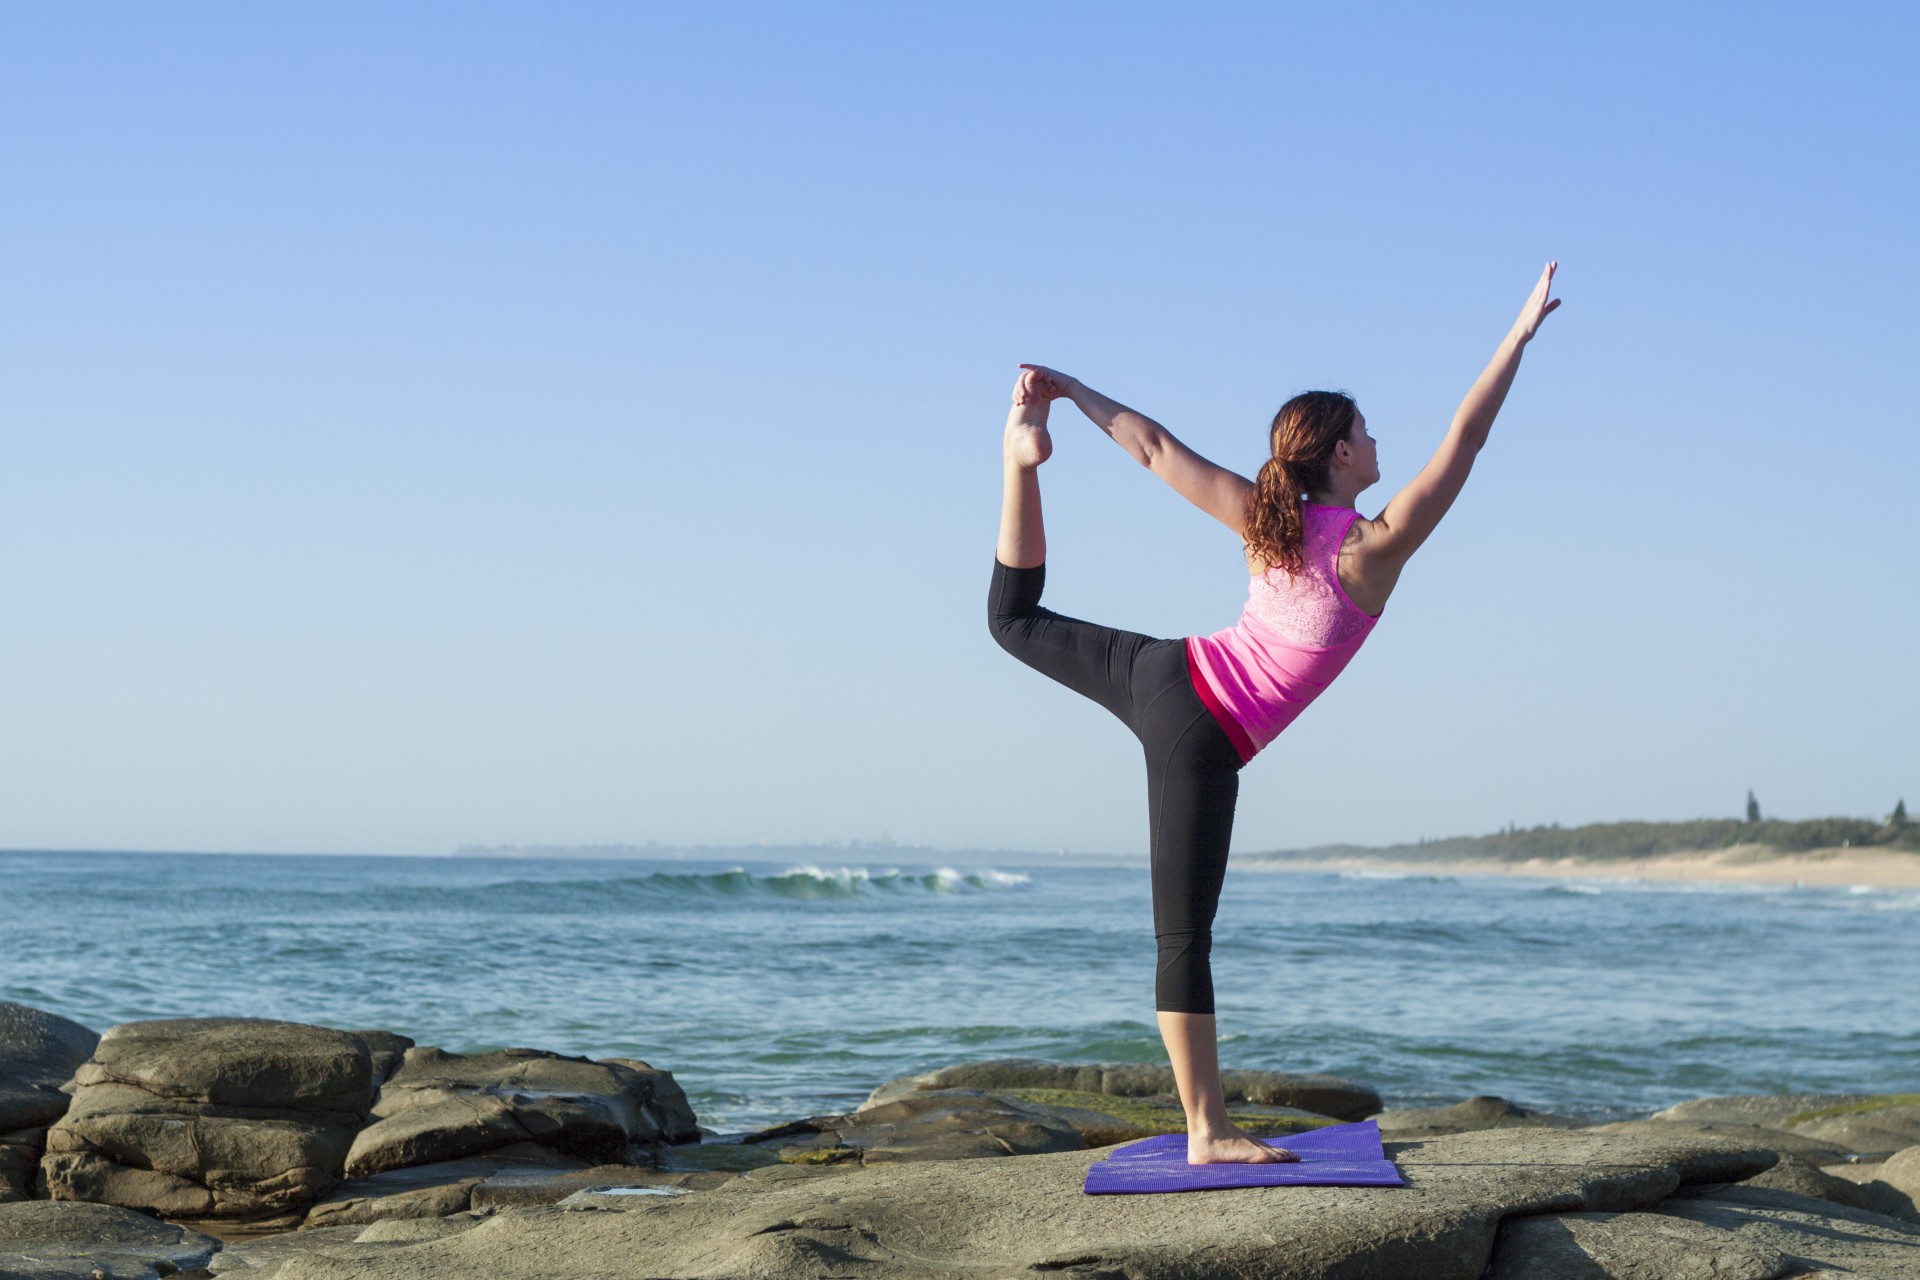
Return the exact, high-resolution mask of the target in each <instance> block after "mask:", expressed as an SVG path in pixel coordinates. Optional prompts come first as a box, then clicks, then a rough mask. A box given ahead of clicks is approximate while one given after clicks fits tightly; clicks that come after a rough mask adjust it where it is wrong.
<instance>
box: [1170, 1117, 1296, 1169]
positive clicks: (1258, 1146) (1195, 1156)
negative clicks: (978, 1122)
mask: <svg viewBox="0 0 1920 1280" xmlns="http://www.w3.org/2000/svg"><path fill="white" fill-rule="evenodd" d="M1299 1159H1300V1157H1299V1156H1297V1155H1295V1154H1293V1152H1291V1151H1289V1150H1287V1149H1286V1148H1285V1147H1270V1146H1268V1145H1267V1144H1266V1143H1264V1142H1262V1141H1261V1140H1260V1139H1258V1138H1256V1137H1254V1136H1253V1135H1252V1134H1250V1133H1248V1132H1247V1131H1246V1130H1244V1129H1242V1128H1240V1127H1239V1126H1237V1125H1228V1126H1227V1127H1226V1128H1224V1129H1216V1130H1214V1131H1212V1132H1210V1133H1204V1134H1203V1133H1196V1132H1194V1131H1192V1130H1191V1129H1189V1130H1188V1131H1187V1163H1188V1164H1292V1163H1294V1162H1296V1161H1298V1160H1299Z"/></svg>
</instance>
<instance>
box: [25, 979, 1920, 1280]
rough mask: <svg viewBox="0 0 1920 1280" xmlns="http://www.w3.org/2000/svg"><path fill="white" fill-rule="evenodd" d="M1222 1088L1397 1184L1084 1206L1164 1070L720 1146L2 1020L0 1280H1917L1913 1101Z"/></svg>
mask: <svg viewBox="0 0 1920 1280" xmlns="http://www.w3.org/2000/svg"><path fill="white" fill-rule="evenodd" d="M1226 1084H1227V1088H1228V1093H1229V1106H1230V1109H1231V1110H1232V1112H1233V1113H1234V1115H1235V1117H1236V1118H1237V1119H1238V1120H1239V1122H1240V1123H1241V1124H1243V1125H1245V1126H1247V1127H1248V1128H1250V1129H1253V1130H1255V1131H1258V1132H1263V1133H1268V1134H1286V1133H1293V1132H1299V1131H1301V1130H1303V1129H1308V1128H1315V1127H1319V1126H1323V1125H1329V1124H1335V1123H1340V1122H1343V1121H1354V1120H1360V1119H1363V1118H1369V1117H1371V1118H1372V1119H1374V1120H1375V1121H1376V1122H1377V1123H1378V1125H1379V1126H1380V1130H1381V1133H1382V1136H1383V1137H1384V1138H1385V1140H1386V1144H1387V1146H1386V1150H1387V1154H1388V1156H1389V1157H1390V1158H1391V1159H1392V1160H1393V1161H1394V1162H1395V1164H1396V1165H1397V1166H1398V1167H1399V1168H1400V1169H1401V1171H1402V1173H1403V1175H1404V1176H1405V1178H1406V1180H1407V1182H1408V1186H1406V1187H1404V1188H1366V1187H1289V1188H1263V1189H1245V1190H1234V1191H1213V1192H1206V1193H1200V1194H1192V1195H1157V1196H1114V1197H1105V1196H1086V1195H1083V1194H1081V1191H1080V1186H1081V1182H1082V1179H1083V1177H1084V1175H1085V1171H1086V1167H1087V1165H1088V1164H1089V1162H1091V1161H1093V1160H1098V1159H1101V1158H1103V1156H1104V1151H1103V1148H1106V1147H1110V1146H1111V1145H1112V1144H1114V1143H1117V1142H1124V1141H1130V1140H1132V1139H1135V1138H1139V1137H1145V1136H1148V1135H1150V1134H1154V1133H1166V1132H1177V1131H1179V1130H1180V1129H1181V1128H1182V1127H1183V1124H1182V1116H1181V1113H1180V1110H1179V1107H1178V1103H1177V1100H1176V1099H1175V1098H1174V1097H1173V1096H1172V1092H1173V1082H1172V1079H1171V1073H1170V1071H1168V1069H1167V1068H1165V1067H1152V1066H1144V1065H1106V1064H1058V1063H1046V1062H1038V1061H1030V1060H1019V1059H1009V1060H999V1061H992V1062H982V1063H966V1064H960V1065H956V1066H952V1067H948V1068H944V1069H942V1070H939V1071H934V1072H930V1073H927V1074H924V1075H918V1076H912V1077H907V1078H904V1079H900V1080H894V1081H888V1082H885V1083H882V1084H879V1085H878V1087H876V1088H875V1090H874V1091H873V1093H872V1095H871V1096H870V1097H869V1098H868V1099H867V1101H866V1102H865V1103H864V1104H863V1105H862V1106H860V1107H859V1108H857V1109H856V1110H854V1111H852V1112H850V1113H846V1114H842V1115H824V1116H810V1117H805V1118H802V1119H797V1120H794V1121H792V1122H790V1123H787V1124H782V1125H777V1126H774V1127H772V1128H768V1129H765V1130H761V1131H759V1132H755V1133H749V1134H734V1135H721V1134H716V1133H713V1132H712V1131H710V1130H707V1129H703V1128H702V1127H701V1126H700V1125H699V1124H698V1122H697V1119H696V1117H695V1115H694V1113H693V1110H692V1108H691V1107H690V1106H689V1105H688V1103H687V1099H686V1095H685V1093H684V1092H683V1091H682V1090H681V1089H680V1087H679V1085H678V1084H677V1083H675V1081H674V1079H673V1076H672V1073H671V1072H670V1071H666V1070H662V1069H660V1068H657V1067H654V1066H652V1065H650V1064H648V1063H645V1062H639V1061H634V1060H625V1059H608V1060H601V1061H590V1060H588V1059H585V1058H576V1057H566V1056H563V1055H559V1054H554V1053H548V1052H545V1051H541V1050H535V1049H509V1050H502V1051H498V1052H492V1053H477V1054H455V1053H448V1052H446V1051H443V1050H441V1049H437V1048H432V1047H428V1046H420V1045H415V1044H414V1043H413V1042H412V1041H411V1040H409V1039H407V1038H406V1037H405V1036H402V1035H398V1034H396V1033H393V1032H390V1031H339V1030H334V1029H330V1028H324V1027H312V1026H303V1025H299V1024H294V1023H285V1022H270V1021H263V1020H252V1019H232V1018H209V1019H176V1020H167V1021H153V1022H136V1023H128V1024H124V1025H121V1026H117V1027H113V1028H111V1029H109V1030H108V1031H107V1032H106V1033H105V1034H104V1035H98V1036H96V1035H95V1034H94V1033H93V1032H92V1031H90V1030H89V1029H87V1028H85V1027H81V1026H79V1025H78V1024H77V1023H73V1022H71V1021H69V1020H67V1019H64V1018H60V1017H58V1016H56V1015H54V1014H50V1013H46V1012H43V1011H40V1010H35V1009H30V1008H27V1007H25V1006H21V1005H13V1004H0V1280H5V1278H6V1277H13V1276H21V1277H34V1278H36V1280H58V1278H63V1277H76V1278H79V1277H86V1278H88V1280H93V1278H96V1277H102V1278H106V1280H130V1278H132V1277H148V1276H153V1277H158V1276H164V1275H175V1276H187V1277H198V1276H211V1275H235V1276H238V1275H241V1274H243V1273H244V1274H245V1275H246V1276H247V1277H248V1280H255V1278H257V1280H322V1278H334V1277H338V1278H342V1280H344V1278H345V1277H350V1276H351V1277H366V1278H383V1277H394V1278H395V1280H399V1278H401V1277H406V1278H407V1280H414V1278H416V1277H421V1278H430V1277H439V1276H445V1277H456V1276H458V1277H471V1276H482V1275H484V1276H500V1277H514V1276H526V1277H528V1278H529V1280H532V1278H534V1277H539V1278H540V1280H557V1278H563V1277H573V1276H579V1277H583V1278H584V1277H601V1276H614V1275H637V1276H638V1275H644V1276H722V1277H724V1276H742V1277H747V1276H815V1275H818V1276H827V1275H836V1276H850V1275H872V1276H958V1275H961V1274H966V1275H995V1276H999V1275H1016V1274H1018V1275H1032V1276H1041V1275H1046V1274H1056V1273H1057V1274H1061V1275H1066V1276H1072V1277H1079V1278H1080V1280H1118V1278H1119V1277H1147V1276H1154V1277H1160V1276H1195V1277H1199V1276H1243V1275H1244V1276H1261V1277H1300V1278H1301V1280H1306V1278H1308V1277H1336V1276H1338V1277H1349V1276H1351V1277H1361V1276H1365V1277H1375V1278H1391V1277H1407V1278H1408V1280H1444V1278H1447V1277H1460V1278H1461V1280H1475V1278H1477V1277H1482V1276H1485V1277H1495V1278H1497V1280H1508V1278H1518V1277H1539V1276H1548V1277H1552V1276H1562V1275H1564V1276H1582V1277H1608V1276H1617V1277H1622V1278H1623V1280H1624V1278H1626V1277H1641V1276H1660V1277H1673V1278H1675V1280H1682V1278H1684V1277H1690V1276H1696V1275H1697V1276H1702V1277H1715V1278H1716V1280H1773V1278H1774V1277H1784V1276H1790V1275H1820V1274H1826V1275H1834V1276H1838V1275H1844V1274H1865V1275H1875V1276H1920V1208H1917V1207H1916V1202H1917V1201H1920V1095H1914V1094H1906V1095H1818V1096H1804V1095H1803V1096H1792V1097H1766V1098H1709V1099H1696V1100H1690V1101H1683V1102H1679V1103H1677V1104H1676V1105H1675V1106H1673V1107H1670V1108H1668V1109H1667V1110H1665V1111H1661V1112H1658V1113H1656V1114H1654V1115H1653V1116H1651V1117H1649V1118H1647V1119H1644V1120H1636V1121H1627V1122H1618V1123H1612V1124H1602V1125H1584V1124H1581V1123H1579V1122H1577V1121H1575V1120H1573V1119H1569V1118H1566V1117H1559V1116H1552V1115H1544V1114H1538V1113H1534V1112H1531V1111H1528V1110H1526V1109H1525V1108H1522V1107H1517V1106H1514V1105H1512V1104H1510V1103H1507V1102H1505V1101H1503V1100H1501V1099H1498V1098H1486V1097H1481V1098H1470V1099H1467V1100H1466V1101H1464V1102H1461V1103H1459V1104H1457V1105H1454V1106H1450V1107H1439V1108H1422V1109H1398V1110H1393V1109H1385V1108H1384V1107H1383V1100H1382V1099H1381V1098H1380V1096H1379V1094H1378V1093H1377V1092H1376V1091H1374V1090H1373V1089H1371V1088H1370V1087H1368V1086H1366V1085H1365V1084H1362V1083H1359V1082H1356V1081H1351V1080H1344V1079H1340V1078H1338V1077H1332V1076H1324V1075H1306V1074H1296V1073H1287V1072H1278V1071H1251V1070H1240V1071H1229V1072H1227V1073H1226Z"/></svg>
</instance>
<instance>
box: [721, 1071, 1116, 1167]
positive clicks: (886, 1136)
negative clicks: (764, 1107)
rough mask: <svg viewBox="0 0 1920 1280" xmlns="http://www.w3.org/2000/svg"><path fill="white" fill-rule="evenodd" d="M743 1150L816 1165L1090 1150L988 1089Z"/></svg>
mask: <svg viewBox="0 0 1920 1280" xmlns="http://www.w3.org/2000/svg"><path fill="white" fill-rule="evenodd" d="M741 1144H742V1145H747V1146H771V1147H773V1148H775V1149H777V1150H778V1152H779V1157H780V1159H781V1160H783V1161H787V1162H789V1163H808V1164H814V1163H818V1164H884V1163H894V1162H898V1161H903V1160H973V1159H980V1158H983V1157H986V1158H993V1157H999V1156H1024V1155H1037V1154H1040V1153H1042V1152H1049V1151H1081V1150H1085V1149H1086V1145H1087V1144H1086V1140H1085V1139H1083V1138H1082V1137H1081V1136H1080V1132H1079V1130H1077V1129H1076V1128H1074V1127H1073V1125H1071V1124H1069V1123H1067V1122H1066V1121H1065V1120H1062V1119H1060V1118H1058V1117H1056V1116H1052V1115H1048V1114H1047V1113H1046V1112H1045V1111H1042V1110H1040V1109H1038V1108H1033V1107H1027V1106H1024V1105H1022V1104H1020V1103H1018V1102H1013V1101H1010V1100H1008V1099H1006V1098H1002V1097H997V1096H995V1095H994V1094H992V1093H989V1092H987V1091H985V1090H982V1089H938V1090H932V1091H929V1092H925V1093H909V1094H907V1095H905V1096H903V1097H900V1098H896V1099H894V1100H893V1101H892V1102H883V1103H880V1104H879V1105H878V1106H870V1107H864V1108H862V1109H861V1110H859V1111H856V1112H853V1113H852V1114H850V1115H838V1116H811V1117H809V1118H807V1119H805V1120H796V1121H794V1122H793V1123H791V1124H784V1125H780V1126H778V1127H776V1128H773V1129H767V1130H763V1131H762V1132H760V1133H757V1134H748V1135H747V1136H746V1137H745V1138H743V1139H742V1140H741Z"/></svg>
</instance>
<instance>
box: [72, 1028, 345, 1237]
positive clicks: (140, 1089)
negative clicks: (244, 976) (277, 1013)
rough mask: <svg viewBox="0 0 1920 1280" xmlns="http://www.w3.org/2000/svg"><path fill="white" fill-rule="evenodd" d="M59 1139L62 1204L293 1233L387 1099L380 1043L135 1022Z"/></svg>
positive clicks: (311, 1033) (294, 1031)
mask: <svg viewBox="0 0 1920 1280" xmlns="http://www.w3.org/2000/svg"><path fill="white" fill-rule="evenodd" d="M74 1082H75V1085H76V1088H75V1090H74V1096H73V1105H72V1107H71V1108H69V1109H68V1111H67V1114H66V1115H65V1116H64V1117H62V1118H61V1120H60V1122H59V1123H58V1124H56V1125H54V1126H53V1128H52V1129H51V1130H49V1131H48V1134H47V1153H46V1157H45V1160H44V1162H43V1166H42V1172H43V1174H44V1176H45V1179H46V1186H47V1190H48V1192H49V1194H50V1195H51V1196H52V1197H53V1198H54V1199H56V1200H86V1201H92V1202H94V1203H99V1204H113V1205H121V1206H124V1207H126V1208H130V1209H139V1210H142V1211H145V1212H148V1213H155V1214H159V1215H161V1216H163V1217H168V1218H184V1219H190V1220H191V1219H214V1220H225V1221H232V1222H255V1223H262V1224H264V1223H268V1222H285V1223H288V1224H290V1223H291V1222H292V1221H293V1220H294V1219H296V1218H297V1217H298V1215H299V1213H300V1212H301V1211H302V1210H304V1209H305V1208H306V1206H307V1205H308V1204H310V1203H311V1202H312V1201H313V1200H314V1199H316V1198H317V1197H318V1196H320V1195H321V1194H323V1193H324V1192H325V1191H326V1190H327V1189H328V1188H329V1187H331V1186H333V1184H334V1183H336V1182H338V1181H339V1180H340V1175H341V1168H342V1165H343V1163H344V1161H345V1159H346V1154H347V1149H348V1147H349V1146H350V1145H351V1143H352V1141H353V1135H354V1133H355V1132H356V1131H357V1130H358V1129H359V1127H360V1126H361V1124H362V1123H363V1122H364V1121H365V1119H366V1113H367V1106H368V1103H369V1102H370V1101H371V1097H372V1090H373V1077H372V1063H371V1057H370V1055H369V1053H368V1050H367V1045H366V1042H365V1041H363V1040H361V1039H360V1038H359V1037H358V1036H355V1035H353V1034H351V1033H349V1032H345V1031H333V1030H329V1029H327V1028H325V1027H310V1026H304V1025H302V1024H300V1023H293V1022H271V1021H265V1020H261V1019H253V1018H183V1019H176V1020H167V1021H157V1022H131V1023H125V1024H123V1025H121V1026H117V1027H114V1028H112V1029H111V1030H109V1031H108V1032H107V1033H106V1035H104V1036H102V1037H101V1038H100V1043H99V1045H98V1047H96V1048H95V1050H94V1054H93V1058H92V1060H90V1061H89V1062H87V1063H85V1064H84V1065H83V1066H81V1068H80V1069H79V1071H78V1072H77V1073H76V1075H75V1077H74Z"/></svg>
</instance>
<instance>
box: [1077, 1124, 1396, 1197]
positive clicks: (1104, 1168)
mask: <svg viewBox="0 0 1920 1280" xmlns="http://www.w3.org/2000/svg"><path fill="white" fill-rule="evenodd" d="M1266 1141H1268V1142H1270V1143H1272V1144H1273V1145H1274V1146H1277V1147H1285V1148H1286V1149H1287V1150H1289V1151H1291V1152H1293V1154H1295V1155H1297V1156H1299V1157H1300V1159H1299V1161H1298V1162H1290V1163H1287V1164H1188V1163H1187V1135H1186V1134H1184V1133H1164V1134H1161V1135H1160V1136H1159V1137H1156V1138H1142V1139H1140V1140H1139V1141H1138V1142H1129V1143H1127V1144H1125V1145H1124V1146H1119V1147H1115V1148H1114V1149H1113V1153H1112V1154H1111V1155H1109V1156H1108V1157H1107V1158H1106V1159H1105V1160H1101V1161H1099V1162H1097V1163H1095V1164H1094V1165H1093V1166H1092V1167H1091V1168H1089V1169H1088V1170H1087V1185H1086V1187H1085V1190H1086V1193H1087V1194H1088V1195H1090V1196H1113V1195H1133V1194H1138V1193H1140V1192H1146V1191H1218V1190H1220V1189H1222V1188H1225V1187H1289V1186H1291V1187H1404V1186H1406V1185H1407V1184H1406V1180H1405V1179H1403V1178H1402V1177H1401V1176H1400V1171H1399V1170H1398V1169H1396V1168H1394V1167H1393V1162H1392V1161H1391V1160H1388V1159H1387V1156H1386V1152H1384V1151H1383V1150H1381V1147H1380V1126H1379V1125H1377V1124H1375V1123H1374V1122H1373V1121H1371V1120H1362V1121H1361V1122H1360V1123H1359V1124H1334V1125H1328V1126H1327V1127H1326V1128H1324V1129H1310V1130H1308V1131H1307V1132H1306V1133H1292V1134H1287V1135H1285V1136H1284V1137H1278V1136H1276V1137H1271V1138H1268V1139H1266Z"/></svg>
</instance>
